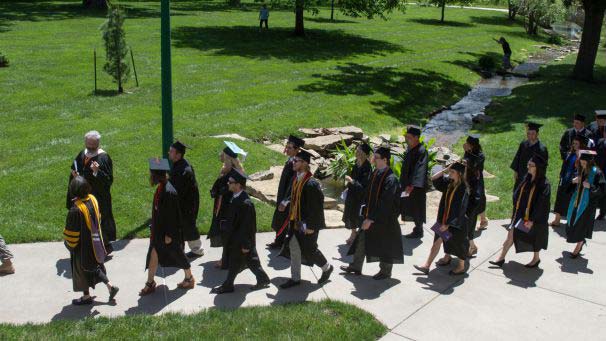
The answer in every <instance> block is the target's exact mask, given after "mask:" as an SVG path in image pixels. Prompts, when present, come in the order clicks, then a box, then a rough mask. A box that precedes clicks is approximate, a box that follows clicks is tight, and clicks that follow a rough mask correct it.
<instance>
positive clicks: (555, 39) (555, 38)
mask: <svg viewBox="0 0 606 341" xmlns="http://www.w3.org/2000/svg"><path fill="white" fill-rule="evenodd" d="M547 43H548V44H552V45H562V44H564V39H562V37H561V36H560V35H559V34H552V35H550V36H549V38H548V39H547Z"/></svg>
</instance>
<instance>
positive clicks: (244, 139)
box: [211, 134, 250, 141]
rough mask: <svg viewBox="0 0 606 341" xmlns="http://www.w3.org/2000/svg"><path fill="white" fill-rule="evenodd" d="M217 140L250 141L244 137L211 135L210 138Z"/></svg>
mask: <svg viewBox="0 0 606 341" xmlns="http://www.w3.org/2000/svg"><path fill="white" fill-rule="evenodd" d="M211 137H213V138H217V139H232V140H240V141H250V140H249V139H247V138H246V137H244V136H240V135H238V134H222V135H213V136H211Z"/></svg>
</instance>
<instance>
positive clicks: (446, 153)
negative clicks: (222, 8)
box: [429, 147, 461, 163]
mask: <svg viewBox="0 0 606 341" xmlns="http://www.w3.org/2000/svg"><path fill="white" fill-rule="evenodd" d="M429 151H430V152H434V151H435V152H436V153H437V154H436V161H438V162H441V163H446V162H448V163H450V162H451V161H458V160H460V159H461V157H460V156H458V155H457V154H455V153H453V152H452V151H451V150H450V149H448V148H446V147H432V148H431V149H429Z"/></svg>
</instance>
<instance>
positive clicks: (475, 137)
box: [467, 134, 480, 144]
mask: <svg viewBox="0 0 606 341" xmlns="http://www.w3.org/2000/svg"><path fill="white" fill-rule="evenodd" d="M467 143H476V144H478V143H480V135H479V134H469V135H468V136H467Z"/></svg>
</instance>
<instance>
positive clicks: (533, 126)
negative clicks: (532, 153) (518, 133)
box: [526, 121, 543, 132]
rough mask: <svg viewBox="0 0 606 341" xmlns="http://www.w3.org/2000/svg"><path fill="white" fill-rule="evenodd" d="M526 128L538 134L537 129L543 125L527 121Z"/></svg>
mask: <svg viewBox="0 0 606 341" xmlns="http://www.w3.org/2000/svg"><path fill="white" fill-rule="evenodd" d="M526 126H527V127H528V130H536V131H537V132H539V128H541V127H542V126H543V125H542V124H540V123H535V122H531V121H528V122H526Z"/></svg>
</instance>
